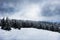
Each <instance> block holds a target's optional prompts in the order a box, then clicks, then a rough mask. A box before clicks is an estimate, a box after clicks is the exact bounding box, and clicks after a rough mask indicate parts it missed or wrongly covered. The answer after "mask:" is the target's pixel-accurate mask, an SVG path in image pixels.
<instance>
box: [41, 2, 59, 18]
mask: <svg viewBox="0 0 60 40" xmlns="http://www.w3.org/2000/svg"><path fill="white" fill-rule="evenodd" d="M56 15H58V16H59V15H60V4H51V3H50V4H48V3H47V4H45V6H44V7H43V8H42V16H47V17H50V16H56Z"/></svg>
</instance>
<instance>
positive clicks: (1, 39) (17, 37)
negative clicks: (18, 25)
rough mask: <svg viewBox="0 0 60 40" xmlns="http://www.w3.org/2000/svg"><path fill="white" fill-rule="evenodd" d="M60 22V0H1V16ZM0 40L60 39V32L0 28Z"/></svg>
mask: <svg viewBox="0 0 60 40" xmlns="http://www.w3.org/2000/svg"><path fill="white" fill-rule="evenodd" d="M2 17H9V18H10V19H22V20H34V21H51V22H60V0H0V18H2ZM0 40H60V34H59V33H56V32H50V31H45V30H38V29H26V28H25V29H21V30H17V29H12V30H11V31H9V32H8V31H4V30H1V29H0Z"/></svg>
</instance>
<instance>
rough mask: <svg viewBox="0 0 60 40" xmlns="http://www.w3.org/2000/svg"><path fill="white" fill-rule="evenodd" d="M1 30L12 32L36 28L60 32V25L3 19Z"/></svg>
mask: <svg viewBox="0 0 60 40" xmlns="http://www.w3.org/2000/svg"><path fill="white" fill-rule="evenodd" d="M0 26H1V29H3V30H8V31H10V30H11V28H14V29H21V28H36V29H43V30H50V31H56V32H60V23H55V22H45V21H31V20H15V19H11V20H10V19H8V18H6V19H4V18H3V19H1V23H0Z"/></svg>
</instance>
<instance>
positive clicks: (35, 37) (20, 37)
mask: <svg viewBox="0 0 60 40" xmlns="http://www.w3.org/2000/svg"><path fill="white" fill-rule="evenodd" d="M0 40H60V33H58V32H51V31H46V30H41V29H34V28H22V29H21V30H18V29H13V28H12V30H11V31H5V30H2V29H0Z"/></svg>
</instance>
